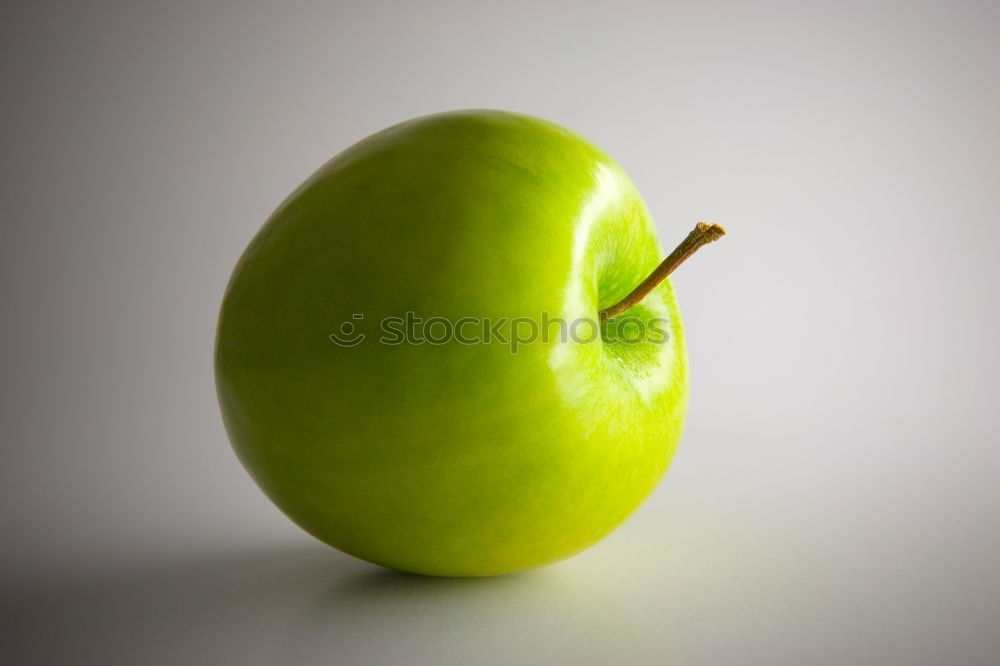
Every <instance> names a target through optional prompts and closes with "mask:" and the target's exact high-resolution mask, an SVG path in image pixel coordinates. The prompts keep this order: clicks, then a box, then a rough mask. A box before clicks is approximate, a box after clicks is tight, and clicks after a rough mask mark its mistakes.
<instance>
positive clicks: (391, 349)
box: [215, 110, 710, 576]
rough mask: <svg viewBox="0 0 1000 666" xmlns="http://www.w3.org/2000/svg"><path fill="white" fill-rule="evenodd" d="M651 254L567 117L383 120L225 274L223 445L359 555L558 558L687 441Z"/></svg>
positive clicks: (488, 566)
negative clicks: (566, 125) (560, 122)
mask: <svg viewBox="0 0 1000 666" xmlns="http://www.w3.org/2000/svg"><path fill="white" fill-rule="evenodd" d="M692 234H694V232H692ZM690 240H691V239H690V238H689V241H690ZM695 240H697V239H695ZM709 240H710V239H709ZM701 242H704V240H702V241H701ZM697 244H699V243H695V245H697ZM690 249H691V244H690V243H689V245H688V247H687V250H683V251H682V250H681V249H680V248H679V251H680V254H681V255H683V256H675V255H677V253H676V252H675V255H672V256H674V261H673V262H672V264H673V265H675V264H676V263H679V261H682V260H683V258H684V257H685V256H687V254H690ZM685 252H686V253H687V254H685ZM662 256H663V255H662V252H661V248H660V244H659V242H658V238H657V233H656V229H655V227H654V225H653V222H652V219H651V217H650V215H649V212H648V211H647V209H646V206H645V204H644V203H643V200H642V198H641V197H640V195H639V192H638V191H637V190H636V187H635V185H634V184H633V183H632V181H631V180H630V179H629V177H628V176H627V175H626V174H625V172H624V171H623V170H622V168H621V167H620V166H618V164H616V163H615V162H614V161H613V160H612V159H611V158H610V157H608V156H607V155H606V154H604V153H603V152H602V151H601V150H599V149H598V148H596V147H594V146H593V145H592V144H590V143H589V142H587V141H586V140H584V139H583V138H581V137H579V136H577V135H575V134H573V133H571V132H569V131H568V130H566V129H563V128H562V127H559V126H557V125H555V124H552V123H550V122H547V121H544V120H540V119H537V118H532V117H529V116H524V115H518V114H513V113H507V112H501V111H487V110H471V111H460V112H452V113H442V114H437V115H432V116H427V117H422V118H417V119H415V120H411V121H409V122H405V123H402V124H399V125H396V126H394V127H390V128H389V129H386V130H384V131H382V132H379V133H377V134H375V135H373V136H370V137H368V138H367V139H364V140H363V141H361V142H359V143H358V144H356V145H354V146H353V147H351V148H349V149H348V150H346V151H344V152H343V153H341V154H340V155H338V156H337V157H335V158H333V160H331V161H330V162H328V163H327V164H326V165H324V166H323V167H322V168H320V169H319V170H318V171H317V172H316V173H315V174H313V175H312V176H311V177H310V178H309V179H308V180H307V181H306V182H305V183H303V184H302V185H301V186H300V187H299V188H298V189H297V190H296V191H295V192H294V193H292V194H291V195H290V196H289V197H288V198H287V199H286V200H285V201H284V203H282V204H281V205H280V206H279V207H278V209H277V210H276V211H275V212H274V213H273V215H272V216H271V218H270V219H269V220H268V221H267V222H266V223H265V224H264V226H263V228H262V229H261V230H260V231H259V233H258V234H257V236H256V237H255V238H254V239H253V241H252V242H251V243H250V245H249V247H248V248H247V249H246V251H245V252H244V254H243V256H242V257H241V258H240V260H239V262H238V264H237V266H236V268H235V271H234V273H233V275H232V278H231V280H230V282H229V286H228V288H227V291H226V294H225V298H224V302H223V304H222V309H221V315H220V320H219V328H218V337H217V341H216V352H215V363H216V378H217V387H218V394H219V400H220V403H221V407H222V414H223V417H224V421H225V425H226V428H227V431H228V433H229V436H230V439H231V440H232V443H233V447H234V448H235V450H236V453H237V455H238V456H239V458H240V460H241V461H242V462H243V464H244V465H245V467H246V468H247V470H248V471H249V472H250V474H251V475H252V476H253V478H254V479H255V480H256V481H257V483H258V484H259V485H260V487H261V488H262V489H263V490H264V492H265V493H266V494H267V495H268V497H270V498H271V500H272V501H273V502H274V503H275V504H276V505H277V506H278V507H279V508H280V509H281V510H282V511H283V512H284V513H286V514H287V515H288V516H289V517H290V518H291V519H292V520H293V521H295V522H296V523H297V524H298V525H300V526H301V527H302V528H304V529H305V530H306V531H308V532H309V533H311V534H312V535H314V536H315V537H317V538H319V539H320V540H322V541H324V542H326V543H328V544H330V545H331V546H334V547H336V548H338V549H340V550H342V551H345V552H347V553H350V554H352V555H355V556H357V557H359V558H363V559H365V560H368V561H370V562H374V563H378V564H381V565H384V566H387V567H392V568H395V569H401V570H405V571H410V572H416V573H422V574H430V575H441V576H488V575H496V574H504V573H509V572H514V571H519V570H523V569H529V568H532V567H537V566H540V565H544V564H547V563H551V562H554V561H557V560H560V559H562V558H565V557H568V556H570V555H572V554H574V553H576V552H578V551H580V550H582V549H584V548H587V547H588V546H590V545H592V544H594V543H595V542H597V541H598V540H600V539H601V538H602V537H604V536H605V535H607V534H608V533H609V532H610V531H611V530H613V529H614V528H615V527H616V526H618V525H619V524H620V523H621V522H622V521H624V520H625V519H626V518H627V517H628V516H629V515H630V514H631V513H632V512H633V511H634V510H635V509H636V508H637V507H638V506H639V504H640V503H641V502H642V501H643V499H644V498H646V497H647V496H648V495H649V494H650V492H651V491H652V490H653V488H654V487H655V486H656V484H657V482H658V481H659V480H660V478H661V477H662V476H663V474H664V471H665V470H666V468H667V466H668V464H669V462H670V460H671V457H672V456H673V454H674V451H675V449H676V447H677V444H678V441H679V439H680V436H681V430H682V427H683V423H684V414H685V410H686V406H687V400H688V379H687V362H686V356H685V347H684V332H683V328H682V324H681V318H680V314H679V312H678V309H677V304H676V302H675V300H674V293H673V289H672V287H671V284H670V282H669V280H663V279H662V278H663V275H665V273H666V272H669V270H666V271H665V270H664V269H663V268H662V266H663V264H660V261H661V259H662ZM667 263H670V262H664V264H667ZM658 265H660V266H661V268H660V269H659V270H660V273H661V275H658V276H657V275H656V272H655V271H654V269H657V267H658ZM670 267H672V266H669V267H668V269H669V268H670ZM651 272H652V273H653V276H651ZM648 276H649V277H651V278H653V277H655V279H649V280H647V281H646V282H645V283H644V282H643V281H644V280H646V279H647V277H648ZM641 284H645V287H644V289H641V290H636V287H637V285H641ZM634 290H635V291H634ZM630 295H632V299H631V301H629V300H628V299H626V297H628V296H630ZM613 304H623V305H622V306H621V307H620V308H619V310H623V311H624V314H623V315H622V316H620V317H615V316H613V315H615V314H619V313H618V312H614V313H612V316H607V315H608V312H609V310H607V308H609V306H612V305H613ZM602 310H603V311H604V313H605V316H601V314H600V313H601V312H602ZM505 322H506V323H505ZM626 324H627V325H628V326H629V327H630V331H625V330H624V329H625V328H626ZM636 331H638V333H637V332H636ZM515 341H516V342H515Z"/></svg>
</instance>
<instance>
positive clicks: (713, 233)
mask: <svg viewBox="0 0 1000 666" xmlns="http://www.w3.org/2000/svg"><path fill="white" fill-rule="evenodd" d="M725 233H726V230H725V229H723V228H722V227H721V226H719V225H718V224H709V223H707V222H699V223H698V224H696V225H695V227H694V229H692V230H691V233H689V234H688V235H687V238H685V239H684V240H683V241H681V244H680V245H678V246H677V247H676V248H674V251H673V252H671V253H670V255H669V256H668V257H667V258H666V259H664V260H663V261H662V262H661V263H660V265H659V266H657V267H656V269H655V270H654V271H653V272H652V273H650V274H649V277H647V278H646V279H645V280H643V281H642V282H640V283H639V286H638V287H636V288H635V289H633V290H632V292H631V293H630V294H629V295H628V296H626V297H625V298H623V299H622V300H620V301H618V302H617V303H615V304H614V305H612V306H611V307H610V308H605V309H603V310H601V321H607V320H608V319H614V318H615V317H617V316H618V315H620V314H622V313H623V312H626V311H627V310H629V309H631V308H632V306H634V305H635V304H637V303H638V302H639V301H641V300H642V299H644V298H646V296H647V295H648V294H649V292H651V291H653V289H655V288H656V285H658V284H660V283H661V282H663V281H664V280H665V279H666V277H667V276H668V275H670V274H671V273H673V272H674V269H676V268H677V267H678V266H680V265H681V264H683V263H684V261H685V260H686V259H687V258H688V257H690V256H691V255H692V254H694V253H695V252H697V251H698V248H700V247H701V246H702V245H708V244H709V243H711V242H712V241H716V240H719V239H720V238H722V237H723V236H724V235H725Z"/></svg>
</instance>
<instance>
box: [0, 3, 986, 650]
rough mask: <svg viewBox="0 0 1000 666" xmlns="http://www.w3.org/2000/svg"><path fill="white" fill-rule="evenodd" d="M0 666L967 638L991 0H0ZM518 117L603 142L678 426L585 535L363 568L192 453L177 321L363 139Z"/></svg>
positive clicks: (978, 623) (208, 313)
mask: <svg viewBox="0 0 1000 666" xmlns="http://www.w3.org/2000/svg"><path fill="white" fill-rule="evenodd" d="M0 32H2V34H0V49H2V57H0V71H2V88H0V90H2V94H3V103H2V105H0V119H2V148H0V160H2V163H0V169H2V172H0V195H2V201H0V219H2V223H3V239H2V255H3V256H2V266H0V268H2V271H3V279H2V289H3V303H2V312H3V315H2V316H3V326H2V335H3V345H2V350H3V366H2V381H3V421H2V436H3V440H2V448H0V506H2V510H0V534H2V548H0V585H2V588H0V613H2V623H0V662H3V663H5V664H76V663H81V664H91V663H92V664H139V663H142V664H196V663H205V664H209V663H219V664H229V663H233V664H236V663H239V664H248V665H249V664H379V665H387V664H513V663H529V664H542V663H574V664H608V663H649V664H654V663H655V664H665V665H677V666H688V665H690V666H695V665H713V666H714V665H717V664H768V665H772V666H773V665H775V664H795V665H801V664H841V663H850V664H928V665H932V664H933V665H939V664H945V663H947V664H960V665H973V664H983V665H987V664H990V665H994V664H997V663H1000V631H998V630H1000V566H998V562H1000V534H998V529H1000V485H998V484H1000V427H998V423H997V419H998V411H1000V410H998V407H1000V405H998V395H1000V391H998V389H1000V351H998V343H1000V317H998V313H997V310H998V302H1000V298H998V293H997V291H998V289H997V288H998V285H1000V267H998V263H997V260H998V255H1000V252H998V247H1000V245H998V243H1000V225H998V211H1000V129H998V118H1000V40H998V34H1000V6H998V5H997V4H996V3H990V2H981V3H970V2H949V3H945V2H911V3H885V2H881V3H880V2H829V3H816V2H764V3H743V2H716V1H711V0H708V1H701V2H691V3H686V4H680V3H653V2H649V3H640V2H624V3H621V4H619V5H617V6H615V5H614V3H610V2H601V3H577V2H559V3H546V2H540V1H539V2H521V1H516V2H515V1H510V2H505V3H491V4H489V5H486V4H474V3H468V2H453V3H445V2H428V3H413V4H412V5H405V4H402V3H383V2H374V3H365V7H363V8H362V7H360V6H352V5H351V4H348V3H342V4H340V5H337V4H335V3H319V2H316V3H306V2H288V3H277V2H273V3H264V2H242V3H236V2H187V1H184V2H174V3H169V2H158V3H154V2H145V1H144V2H123V1H119V2H89V3H49V2H39V3H26V2H13V3H11V2H8V3H4V5H3V9H2V10H0ZM471 106H477V107H497V108H505V109H512V110H519V111H523V112H527V113H532V114H536V115H540V116H543V117H546V118H550V119H553V120H555V121H557V122H560V123H562V124H564V125H567V126H569V127H571V128H573V129H575V130H577V131H579V132H581V133H582V134H584V135H586V136H588V137H590V138H592V139H593V140H594V141H595V142H596V143H597V144H599V145H600V146H602V147H604V148H605V149H606V150H607V151H608V152H610V153H611V154H612V155H614V156H615V157H616V158H617V159H618V160H619V161H620V162H621V163H622V164H623V165H624V166H625V167H626V169H628V170H629V172H630V173H631V175H632V176H633V178H634V179H635V180H636V182H637V183H638V184H639V187H640V189H641V190H642V191H643V192H644V194H645V196H646V199H647V202H648V204H649V206H650V208H651V209H652V211H653V213H654V215H655V216H656V218H657V221H658V224H659V225H660V228H661V231H662V233H663V236H664V241H665V243H668V244H669V243H671V242H672V241H674V240H675V239H679V238H680V237H681V236H682V235H683V234H684V233H685V232H686V231H687V230H688V229H689V227H690V225H691V224H692V223H693V222H694V221H696V220H699V219H711V220H716V221H719V222H722V223H724V224H726V225H727V226H728V227H729V229H730V236H729V237H727V239H726V240H725V241H724V242H722V243H719V244H718V245H716V246H713V247H712V248H711V249H710V250H708V251H706V252H705V254H704V256H700V257H699V258H698V259H697V260H696V261H692V262H691V263H690V264H689V265H687V266H685V268H684V270H683V271H682V272H681V273H680V274H679V275H677V277H676V280H675V284H676V285H677V289H678V292H679V296H680V298H681V303H682V306H683V308H684V313H685V317H686V323H687V327H688V331H689V338H690V355H691V365H692V369H693V397H692V404H691V410H690V417H689V421H688V427H687V432H686V435H685V439H684V442H683V445H682V447H681V451H680V453H679V455H678V457H677V459H676V461H675V464H674V466H673V468H672V470H671V471H670V473H669V475H668V477H667V479H666V481H665V482H664V484H663V485H661V487H660V488H659V489H658V490H657V491H656V493H655V494H654V496H653V497H652V498H651V499H650V501H649V502H648V503H647V504H646V505H645V506H644V507H643V508H642V509H641V510H640V511H639V513H638V514H636V516H635V517H634V518H633V519H632V520H630V521H629V522H628V523H627V524H626V525H625V526H623V527H622V528H621V529H620V530H619V531H617V532H616V533H615V534H614V535H612V536H611V537H610V538H608V539H607V540H606V541H604V542H603V543H601V544H599V545H598V546H596V547H595V548H593V549H591V550H590V551H588V552H586V553H584V554H583V555H580V556H578V557H576V558H574V559H572V560H570V561H567V562H565V563H563V564H559V565H557V566H553V567H550V568H547V569H544V570H540V571H537V572H533V573H529V574H525V575H519V576H513V577H508V578H501V579H493V580H485V581H463V580H450V581H449V580H434V579H421V578H414V577H406V576H401V575H398V574H392V573H388V572H385V571H382V570H379V569H377V568H375V567H372V566H370V565H367V564H365V563H363V562H359V561H356V560H353V559H351V558H349V557H347V556H344V555H341V554H339V553H336V552H334V551H331V550H329V549H327V548H325V547H323V546H321V545H318V544H317V543H315V542H314V541H312V540H311V539H310V538H309V537H307V536H306V535H304V534H302V533H301V532H299V531H298V530H297V529H296V528H295V527H294V526H292V525H291V524H290V523H289V522H288V521H287V520H286V519H285V518H283V517H282V516H281V515H280V514H279V513H278V511H277V510H276V509H274V508H273V507H272V506H271V505H270V504H269V503H268V501H267V500H266V499H265V498H264V497H263V495H262V494H261V493H260V492H259V491H258V490H257V488H256V487H255V486H254V485H253V484H252V482H251V481H250V479H249V478H248V477H247V475H246V474H245V473H244V472H243V470H242V469H241V468H240V466H239V464H238V463H237V461H236V459H235V457H234V456H233V454H232V452H231V450H230V449H229V446H228V443H227V441H226V438H225V435H224V433H223V429H222V426H221V423H220V419H219V415H218V410H217V407H216V402H215V394H214V388H213V378H212V371H211V350H212V338H213V333H214V331H213V327H214V323H215V317H216V312H217V307H218V304H219V301H220V298H221V295H222V290H223V287H224V285H225V282H226V279H227V277H228V275H229V271H230V269H231V267H232V265H233V263H234V262H235V260H236V258H237V256H238V255H239V253H240V252H241V251H242V249H243V247H244V246H245V244H246V243H247V241H248V240H249V238H250V237H251V235H252V234H253V233H254V231H255V230H256V229H257V227H258V226H259V225H260V224H261V222H262V221H263V220H264V218H265V217H266V216H267V214H268V213H269V212H270V211H271V210H272V209H273V208H274V206H275V205H276V204H277V203H278V202H279V201H280V200H281V199H282V198H283V197H284V196H285V195H286V194H287V193H288V192H289V191H291V189H292V188H293V187H295V186H296V185H297V184H298V183H299V182H300V181H301V180H302V179H303V178H304V177H306V176H307V175H308V174H309V173H310V172H311V171H312V170H313V169H314V168H315V167H317V166H318V165H319V164H320V163H322V162H323V161H325V160H326V159H327V158H329V157H330V156H332V155H333V154H334V153H336V152H338V151H340V150H341V149H343V148H345V147H347V146H348V145H350V144H351V143H353V142H355V141H356V140H358V139H360V138H361V137H363V136H366V135H367V134H369V133H371V132H373V131H376V130H378V129H381V128H382V127H385V126H387V125H390V124H393V123H395V122H398V121H401V120H404V119H407V118H409V117H412V116H416V115H420V114H424V113H429V112H434V111H440V110H445V109H452V108H463V107H471Z"/></svg>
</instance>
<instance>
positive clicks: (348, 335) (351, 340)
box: [330, 314, 365, 347]
mask: <svg viewBox="0 0 1000 666" xmlns="http://www.w3.org/2000/svg"><path fill="white" fill-rule="evenodd" d="M364 318H365V316H364V315H363V314H355V315H353V316H352V317H351V319H354V320H360V319H364ZM364 341H365V334H364V333H359V332H358V330H357V327H355V325H354V322H352V321H345V322H342V323H341V324H340V330H339V331H338V332H335V333H331V334H330V342H332V343H333V344H335V345H338V346H340V347H356V346H358V345H360V344H361V343H362V342H364Z"/></svg>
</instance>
